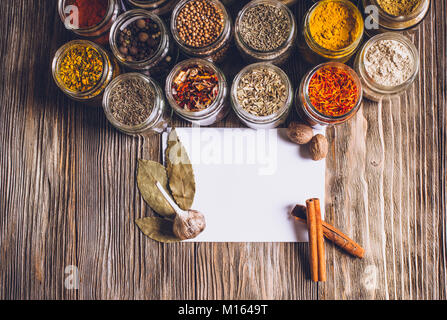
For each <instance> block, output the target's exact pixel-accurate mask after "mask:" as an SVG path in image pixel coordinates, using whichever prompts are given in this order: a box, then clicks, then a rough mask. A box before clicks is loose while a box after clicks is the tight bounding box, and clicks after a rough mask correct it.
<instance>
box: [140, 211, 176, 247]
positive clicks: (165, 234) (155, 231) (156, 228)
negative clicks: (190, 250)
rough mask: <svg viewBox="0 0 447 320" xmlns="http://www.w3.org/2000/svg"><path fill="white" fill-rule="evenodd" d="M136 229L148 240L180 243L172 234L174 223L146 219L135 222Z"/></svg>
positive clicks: (160, 219) (156, 218) (157, 219)
mask: <svg viewBox="0 0 447 320" xmlns="http://www.w3.org/2000/svg"><path fill="white" fill-rule="evenodd" d="M135 223H136V224H137V226H138V228H140V230H141V231H142V232H143V233H144V234H145V235H146V236H148V237H149V238H151V239H152V240H155V241H158V242H164V243H173V242H180V241H181V240H180V239H179V238H177V237H176V236H175V234H174V232H173V229H174V222H173V221H171V220H166V219H163V218H158V217H148V218H142V219H137V220H135Z"/></svg>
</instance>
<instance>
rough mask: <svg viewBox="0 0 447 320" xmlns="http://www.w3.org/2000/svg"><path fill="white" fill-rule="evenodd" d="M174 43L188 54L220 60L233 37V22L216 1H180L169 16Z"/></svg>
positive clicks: (213, 60) (223, 7) (221, 5)
mask: <svg viewBox="0 0 447 320" xmlns="http://www.w3.org/2000/svg"><path fill="white" fill-rule="evenodd" d="M171 32H172V35H173V37H174V40H175V42H176V43H177V45H178V46H179V47H180V49H181V50H182V51H183V53H184V54H185V55H187V56H189V57H197V58H203V59H207V60H210V61H212V62H221V61H222V60H223V59H224V58H225V56H226V52H227V50H228V48H229V47H230V43H231V40H232V36H233V31H232V22H231V18H230V15H229V14H228V12H227V10H226V9H225V6H224V5H223V4H222V3H221V2H220V1H218V0H182V1H180V2H179V3H178V4H177V5H176V7H175V8H174V11H173V12H172V17H171Z"/></svg>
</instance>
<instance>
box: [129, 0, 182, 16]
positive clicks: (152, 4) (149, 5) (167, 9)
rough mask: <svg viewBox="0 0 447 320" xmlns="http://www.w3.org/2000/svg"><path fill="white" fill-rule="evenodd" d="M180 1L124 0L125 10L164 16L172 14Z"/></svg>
mask: <svg viewBox="0 0 447 320" xmlns="http://www.w3.org/2000/svg"><path fill="white" fill-rule="evenodd" d="M178 2H179V0H123V7H124V8H125V10H131V9H144V10H147V11H150V12H151V13H153V14H156V15H159V16H164V15H167V14H170V13H171V11H172V10H173V9H174V7H175V5H176V4H177V3H178Z"/></svg>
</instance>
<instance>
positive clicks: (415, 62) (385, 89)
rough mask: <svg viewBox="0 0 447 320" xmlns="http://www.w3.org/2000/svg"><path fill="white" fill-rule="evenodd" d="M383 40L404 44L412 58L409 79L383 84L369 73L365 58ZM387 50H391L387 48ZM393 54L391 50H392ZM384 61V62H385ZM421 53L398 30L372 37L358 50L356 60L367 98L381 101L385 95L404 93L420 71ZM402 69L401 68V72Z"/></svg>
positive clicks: (355, 63)
mask: <svg viewBox="0 0 447 320" xmlns="http://www.w3.org/2000/svg"><path fill="white" fill-rule="evenodd" d="M382 41H396V43H398V44H400V45H402V46H403V49H404V50H405V51H406V53H407V54H408V55H409V57H410V60H411V65H410V66H409V67H411V71H410V72H409V74H408V77H407V79H405V80H403V81H402V82H401V83H398V84H396V85H391V86H389V85H383V84H380V83H377V81H375V80H374V79H373V77H371V75H370V74H369V73H368V71H367V68H366V66H365V59H366V55H367V53H368V51H369V50H370V48H371V47H372V46H374V45H375V44H377V43H380V42H382ZM387 52H390V51H389V50H387ZM390 54H391V52H390ZM396 54H398V55H402V53H396ZM390 59H391V60H393V61H394V63H395V61H396V59H394V58H390ZM383 63H384V62H383ZM419 64H420V63H419V53H418V50H417V49H416V47H415V46H414V44H413V43H412V42H410V40H408V39H407V38H406V37H405V36H403V35H401V34H400V33H396V32H386V33H382V34H378V35H376V36H374V37H372V38H371V39H369V40H368V41H367V42H366V43H365V44H364V46H363V47H362V49H361V50H360V51H359V52H358V54H357V56H356V59H355V62H354V68H355V70H356V71H357V74H358V75H359V77H360V80H361V82H362V87H363V94H364V96H365V97H366V98H368V99H370V100H372V101H379V100H380V99H383V98H384V97H390V96H395V95H399V94H402V93H403V92H405V90H406V89H408V87H409V86H410V85H411V84H412V83H413V82H414V80H415V79H416V76H417V74H418V72H419ZM401 71H402V70H400V72H401Z"/></svg>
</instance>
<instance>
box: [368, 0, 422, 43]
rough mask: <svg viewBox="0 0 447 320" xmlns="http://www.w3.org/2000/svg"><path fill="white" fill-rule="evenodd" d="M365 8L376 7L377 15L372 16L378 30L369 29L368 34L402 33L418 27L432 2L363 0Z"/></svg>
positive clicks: (418, 0) (419, 0)
mask: <svg viewBox="0 0 447 320" xmlns="http://www.w3.org/2000/svg"><path fill="white" fill-rule="evenodd" d="M362 4H363V7H364V8H368V7H369V6H374V8H376V10H377V13H378V14H376V15H374V14H371V15H370V17H371V18H372V22H373V23H375V24H377V25H378V26H379V28H378V29H373V28H368V29H367V32H368V34H371V35H372V34H377V33H381V32H386V31H401V30H407V29H412V28H414V27H416V26H417V25H418V24H419V23H420V22H421V21H422V20H423V19H424V18H425V16H426V15H427V12H428V10H429V8H430V0H401V1H395V0H363V1H362Z"/></svg>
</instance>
